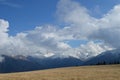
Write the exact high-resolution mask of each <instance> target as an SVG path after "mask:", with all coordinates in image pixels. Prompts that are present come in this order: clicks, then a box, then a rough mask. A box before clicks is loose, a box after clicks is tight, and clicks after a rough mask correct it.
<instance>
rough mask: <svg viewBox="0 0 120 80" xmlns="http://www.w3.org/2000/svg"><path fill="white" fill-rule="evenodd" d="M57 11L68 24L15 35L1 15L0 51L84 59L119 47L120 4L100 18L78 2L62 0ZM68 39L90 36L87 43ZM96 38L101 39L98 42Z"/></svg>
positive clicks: (64, 22) (86, 38)
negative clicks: (92, 14)
mask: <svg viewBox="0 0 120 80" xmlns="http://www.w3.org/2000/svg"><path fill="white" fill-rule="evenodd" d="M56 13H57V16H58V18H59V19H60V21H61V22H62V23H63V24H64V25H65V26H64V27H63V28H61V27H60V28H59V27H56V26H53V25H45V26H37V27H35V29H34V30H30V31H26V32H21V33H17V34H16V36H10V35H9V34H8V33H7V31H8V30H9V29H8V28H9V23H8V21H5V20H3V19H0V41H1V42H0V54H8V55H32V56H37V57H38V56H39V57H46V56H47V57H48V56H49V57H50V56H53V55H54V56H59V57H60V56H62V57H68V56H73V57H76V58H80V59H83V60H85V59H88V58H91V57H93V56H96V55H98V54H100V53H101V52H104V51H106V50H110V49H113V48H119V47H120V44H119V41H120V35H119V34H120V26H119V25H120V19H119V17H120V5H116V6H115V7H114V8H113V9H111V10H110V11H109V12H108V13H107V14H105V15H104V16H103V17H102V18H100V19H97V18H95V17H92V16H90V15H89V13H88V9H87V8H85V7H83V6H81V5H80V4H79V3H78V2H75V1H73V0H60V1H59V2H58V5H57V12H56ZM66 40H67V41H69V40H88V43H86V44H82V45H80V46H79V47H77V48H72V46H70V45H69V44H68V43H67V42H65V41H66ZM95 40H100V41H99V42H97V43H96V42H94V41H95Z"/></svg>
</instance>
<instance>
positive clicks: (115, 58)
mask: <svg viewBox="0 0 120 80" xmlns="http://www.w3.org/2000/svg"><path fill="white" fill-rule="evenodd" d="M114 63H120V49H115V50H110V51H106V52H103V53H101V54H99V55H98V56H96V57H93V58H91V59H89V60H87V61H86V62H85V63H84V65H94V64H114Z"/></svg>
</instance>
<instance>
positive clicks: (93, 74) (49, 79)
mask: <svg viewBox="0 0 120 80" xmlns="http://www.w3.org/2000/svg"><path fill="white" fill-rule="evenodd" d="M0 80H120V65H105V66H81V67H68V68H58V69H49V70H40V71H31V72H21V73H9V74H0Z"/></svg>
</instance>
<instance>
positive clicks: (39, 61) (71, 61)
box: [0, 49, 120, 73]
mask: <svg viewBox="0 0 120 80" xmlns="http://www.w3.org/2000/svg"><path fill="white" fill-rule="evenodd" d="M1 56H2V57H3V60H2V61H1V62H0V72H1V73H10V72H23V71H33V70H43V69H50V68H59V67H70V66H82V65H96V64H103V63H104V64H113V63H120V49H116V50H110V51H106V52H103V53H101V54H99V55H97V56H95V57H92V58H90V59H87V60H84V61H83V60H81V59H78V58H75V57H73V56H69V57H63V58H62V57H54V56H50V57H46V58H36V57H33V56H22V55H17V56H8V55H1Z"/></svg>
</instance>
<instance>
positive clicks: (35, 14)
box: [0, 0, 120, 35]
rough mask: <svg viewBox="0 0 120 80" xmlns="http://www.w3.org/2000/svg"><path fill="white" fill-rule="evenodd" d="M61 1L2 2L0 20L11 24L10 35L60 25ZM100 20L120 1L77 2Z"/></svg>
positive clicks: (82, 0)
mask: <svg viewBox="0 0 120 80" xmlns="http://www.w3.org/2000/svg"><path fill="white" fill-rule="evenodd" d="M58 1H59V0H0V10H1V11H0V18H2V19H5V20H8V21H9V23H10V27H9V29H10V31H9V33H10V35H15V34H16V33H18V32H22V31H26V30H31V29H33V28H34V27H35V26H38V25H43V24H58V23H59V21H58V20H57V18H56V16H55V15H56V14H55V13H56V5H57V3H58ZM75 1H77V2H79V3H80V4H81V5H82V6H84V7H86V8H87V9H88V10H90V14H91V15H92V16H94V17H97V18H100V17H102V16H103V14H105V13H107V12H108V11H109V10H110V9H111V8H112V7H113V6H114V5H116V4H118V3H119V2H120V0H75Z"/></svg>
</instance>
